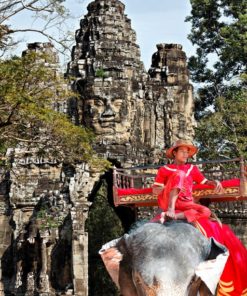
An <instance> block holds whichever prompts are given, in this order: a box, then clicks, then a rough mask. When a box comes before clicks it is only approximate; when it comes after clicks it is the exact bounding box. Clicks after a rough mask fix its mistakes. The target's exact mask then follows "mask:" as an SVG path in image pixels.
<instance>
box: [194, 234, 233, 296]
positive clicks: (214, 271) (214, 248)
mask: <svg viewBox="0 0 247 296" xmlns="http://www.w3.org/2000/svg"><path fill="white" fill-rule="evenodd" d="M228 256H229V252H228V250H227V248H226V247H225V246H223V245H222V244H220V243H218V242H217V241H216V240H215V239H214V238H210V252H209V255H208V258H207V260H206V261H203V262H201V263H200V264H199V265H198V266H197V267H196V270H195V274H196V276H197V277H199V278H200V279H201V280H202V282H203V283H204V284H205V285H206V287H207V288H208V289H209V291H210V292H211V293H212V294H213V295H215V291H216V288H217V285H218V282H219V280H220V277H221V274H222V272H223V270H224V267H225V264H226V261H227V259H228Z"/></svg>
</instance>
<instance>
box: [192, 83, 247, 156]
mask: <svg viewBox="0 0 247 296" xmlns="http://www.w3.org/2000/svg"><path fill="white" fill-rule="evenodd" d="M246 107H247V92H246V90H245V89H239V88H238V87H234V86H232V87H231V88H229V89H228V92H227V93H226V95H225V97H218V98H217V99H216V102H215V112H208V114H206V115H204V116H203V118H202V119H201V120H200V122H199V125H198V127H197V128H196V140H197V141H198V142H199V147H200V152H199V156H200V157H201V158H202V159H218V158H234V157H239V156H244V157H245V159H247V116H246V110H247V108H246Z"/></svg>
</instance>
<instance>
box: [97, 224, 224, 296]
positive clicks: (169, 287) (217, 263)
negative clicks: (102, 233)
mask: <svg viewBox="0 0 247 296" xmlns="http://www.w3.org/2000/svg"><path fill="white" fill-rule="evenodd" d="M99 254H100V256H101V258H102V260H103V262H104V264H105V266H106V269H107V271H108V273H109V274H110V276H111V278H112V280H113V281H114V282H115V284H116V285H117V287H118V288H119V290H120V295H122V296H198V295H201V296H209V295H215V293H216V289H217V283H218V281H219V279H220V276H221V274H222V272H223V269H224V266H225V263H226V261H227V258H228V256H229V252H228V250H227V249H226V247H225V246H223V245H221V244H219V243H218V242H217V241H215V240H214V239H213V238H207V237H205V236H203V235H202V234H201V232H200V231H199V230H198V229H196V228H195V227H194V226H193V225H191V224H189V223H187V222H183V221H171V222H166V223H164V224H161V223H152V222H147V223H145V224H143V225H141V226H139V227H137V228H136V229H135V230H133V231H131V232H130V233H129V234H124V235H123V236H122V237H120V238H118V239H115V240H113V241H110V242H108V243H106V244H105V245H103V246H102V248H101V250H100V251H99Z"/></svg>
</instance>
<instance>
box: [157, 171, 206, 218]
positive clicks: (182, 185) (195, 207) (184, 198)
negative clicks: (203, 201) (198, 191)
mask: <svg viewBox="0 0 247 296" xmlns="http://www.w3.org/2000/svg"><path fill="white" fill-rule="evenodd" d="M192 186H193V180H192V179H189V178H188V177H187V176H186V173H185V172H183V171H177V172H174V173H173V174H172V175H171V176H170V177H169V179H168V181H167V183H166V185H165V189H164V191H163V193H162V194H161V195H160V196H159V197H158V204H159V207H160V208H161V209H162V210H163V211H167V208H168V204H169V199H170V192H171V191H172V190H173V189H178V190H179V197H178V198H177V200H176V204H175V212H176V213H179V212H183V213H184V215H185V217H186V219H187V220H188V222H193V221H196V220H198V219H200V218H209V217H210V215H211V211H210V210H209V209H208V208H207V207H204V206H202V205H199V204H196V203H194V202H193V200H192ZM157 218H158V217H157ZM157 220H158V219H157Z"/></svg>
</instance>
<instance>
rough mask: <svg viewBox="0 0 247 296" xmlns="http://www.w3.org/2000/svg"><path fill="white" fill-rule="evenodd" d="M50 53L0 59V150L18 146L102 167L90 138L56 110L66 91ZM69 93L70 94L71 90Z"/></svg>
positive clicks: (90, 134)
mask: <svg viewBox="0 0 247 296" xmlns="http://www.w3.org/2000/svg"><path fill="white" fill-rule="evenodd" d="M49 64H50V65H54V57H51V56H49V55H47V54H44V53H34V52H28V53H27V54H25V55H23V57H14V58H11V59H8V60H3V61H0V131H1V134H0V153H2V156H3V155H4V153H5V152H6V149H7V148H8V147H16V146H18V147H23V148H25V149H31V150H34V151H36V153H38V154H39V155H44V156H46V157H53V158H56V159H57V160H63V161H67V162H70V163H74V162H76V161H88V162H89V163H91V164H92V165H93V166H95V165H96V166H100V167H101V169H104V167H105V165H106V164H107V163H106V162H105V161H103V160H102V161H100V160H99V159H98V158H97V157H96V156H95V154H94V153H93V150H92V148H91V144H92V142H93V139H94V136H93V134H92V133H91V132H90V131H88V130H86V129H85V128H82V127H79V126H75V125H74V124H73V123H72V122H70V120H69V118H67V116H66V115H65V114H62V113H59V112H56V111H55V110H56V108H57V109H59V106H63V104H65V103H66V100H67V98H68V97H70V96H71V95H72V93H70V92H69V91H68V90H67V84H66V81H64V80H63V78H62V77H61V76H60V75H59V74H58V72H57V71H56V69H54V68H53V67H51V66H50V67H49V66H47V65H49ZM73 95H74V96H75V94H73Z"/></svg>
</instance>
